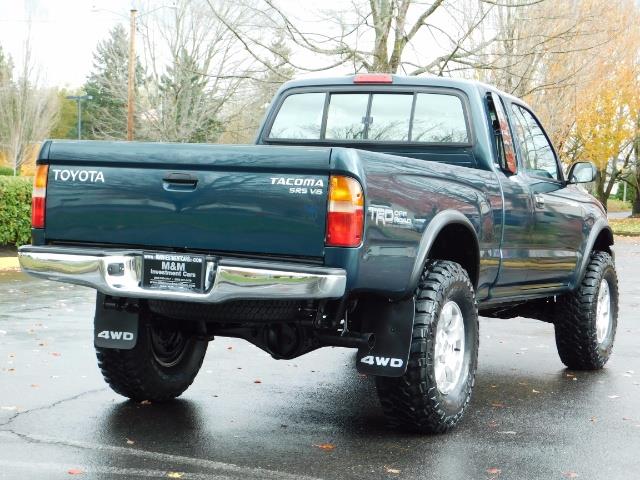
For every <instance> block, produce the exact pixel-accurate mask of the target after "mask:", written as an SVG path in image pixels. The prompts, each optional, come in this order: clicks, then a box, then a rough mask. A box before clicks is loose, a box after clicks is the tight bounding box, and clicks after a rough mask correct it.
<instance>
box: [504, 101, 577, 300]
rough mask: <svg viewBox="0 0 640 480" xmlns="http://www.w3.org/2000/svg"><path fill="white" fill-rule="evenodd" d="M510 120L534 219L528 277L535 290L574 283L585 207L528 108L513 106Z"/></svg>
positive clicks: (531, 286) (538, 123)
mask: <svg viewBox="0 0 640 480" xmlns="http://www.w3.org/2000/svg"><path fill="white" fill-rule="evenodd" d="M511 117H512V120H513V125H514V129H515V133H516V135H515V137H516V140H517V142H516V143H517V148H518V152H519V156H520V159H521V167H522V173H523V178H524V181H525V182H526V183H527V185H528V187H529V192H530V195H531V200H532V204H533V207H534V219H533V225H532V233H531V238H530V245H531V258H530V266H529V271H528V275H527V279H528V283H529V284H530V285H529V287H530V288H536V289H537V288H561V287H562V286H564V285H566V284H568V283H569V280H570V279H571V276H572V274H573V272H574V270H575V268H576V264H577V261H578V251H579V248H580V245H581V241H582V236H583V226H584V222H583V218H584V212H583V207H582V206H581V204H580V203H578V202H576V201H575V200H573V199H572V198H571V192H569V191H568V189H567V186H566V183H565V182H564V179H563V178H562V172H561V170H560V166H559V164H558V159H557V156H556V154H555V151H554V150H553V147H552V146H551V143H550V141H549V138H548V137H547V135H546V133H545V131H544V129H543V128H542V125H541V124H540V122H539V121H538V120H537V118H536V117H535V115H533V113H532V112H531V111H529V110H528V109H527V108H526V107H524V106H522V105H519V104H515V103H512V104H511Z"/></svg>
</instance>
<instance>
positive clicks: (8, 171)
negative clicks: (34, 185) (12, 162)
mask: <svg viewBox="0 0 640 480" xmlns="http://www.w3.org/2000/svg"><path fill="white" fill-rule="evenodd" d="M0 175H3V176H11V177H13V168H11V167H3V166H1V165H0Z"/></svg>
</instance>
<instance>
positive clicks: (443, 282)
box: [376, 260, 479, 433]
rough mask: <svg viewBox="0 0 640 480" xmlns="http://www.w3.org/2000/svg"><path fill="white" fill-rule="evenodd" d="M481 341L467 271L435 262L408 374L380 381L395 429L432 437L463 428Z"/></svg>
mask: <svg viewBox="0 0 640 480" xmlns="http://www.w3.org/2000/svg"><path fill="white" fill-rule="evenodd" d="M478 339H479V335H478V311H477V307H476V301H475V294H474V291H473V286H472V285H471V281H470V280H469V276H468V275H467V272H466V271H465V270H464V269H463V268H462V267H461V266H460V265H459V264H457V263H455V262H450V261H444V260H434V261H430V262H429V263H428V264H427V266H426V268H425V271H424V273H423V275H422V278H421V279H420V283H419V286H418V289H417V291H416V312H415V320H414V327H413V338H412V343H411V354H410V356H409V364H408V366H407V371H406V372H405V374H404V375H403V376H402V377H399V378H390V377H377V378H376V385H377V389H378V395H379V397H380V403H381V404H382V408H383V410H384V412H385V415H386V416H387V418H388V419H389V421H390V422H391V424H392V425H394V426H398V427H401V428H404V429H409V430H414V431H419V432H426V433H441V432H445V431H447V430H449V429H450V428H452V427H454V426H455V425H456V424H458V422H459V421H460V419H461V418H462V414H463V412H464V409H465V408H466V406H467V404H468V403H469V400H470V398H471V392H472V390H473V386H474V383H475V373H476V368H477V364H478Z"/></svg>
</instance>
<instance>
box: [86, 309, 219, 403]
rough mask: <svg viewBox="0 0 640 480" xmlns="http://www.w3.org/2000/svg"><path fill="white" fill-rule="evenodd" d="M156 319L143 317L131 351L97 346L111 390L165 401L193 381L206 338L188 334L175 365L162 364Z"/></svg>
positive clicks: (130, 395)
mask: <svg viewBox="0 0 640 480" xmlns="http://www.w3.org/2000/svg"><path fill="white" fill-rule="evenodd" d="M152 321H153V320H152V319H151V318H149V316H148V315H146V316H142V318H141V319H140V323H139V327H138V341H137V343H136V346H135V347H134V348H132V349H131V350H119V349H111V348H100V347H96V356H97V357H98V366H99V367H100V371H101V372H102V376H103V377H104V380H105V381H106V382H107V383H108V384H109V386H110V387H111V389H112V390H113V391H114V392H116V393H119V394H120V395H123V396H125V397H127V398H130V399H131V400H135V401H142V400H150V401H152V402H165V401H168V400H171V399H174V398H176V397H178V396H180V395H181V394H182V393H183V392H184V391H185V390H186V389H187V388H189V386H190V385H191V384H192V383H193V380H194V378H195V377H196V374H197V373H198V371H199V370H200V367H201V366H202V361H203V360H204V356H205V353H206V352H207V344H208V342H207V341H206V340H200V339H197V338H196V337H194V336H189V337H188V338H187V339H186V344H185V347H184V350H183V353H182V355H181V356H179V357H178V359H177V361H176V364H175V365H170V366H167V365H163V364H162V363H160V361H159V360H158V359H157V358H156V355H155V354H154V351H153V346H152V338H151V335H152V334H151V328H152V323H151V322H152Z"/></svg>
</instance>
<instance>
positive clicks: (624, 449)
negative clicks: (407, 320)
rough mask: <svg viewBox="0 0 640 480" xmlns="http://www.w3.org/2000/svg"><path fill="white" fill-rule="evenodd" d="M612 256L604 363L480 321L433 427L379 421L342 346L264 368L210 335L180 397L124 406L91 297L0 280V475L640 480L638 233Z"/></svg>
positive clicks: (238, 345)
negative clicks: (468, 366) (448, 423)
mask: <svg viewBox="0 0 640 480" xmlns="http://www.w3.org/2000/svg"><path fill="white" fill-rule="evenodd" d="M616 254H617V265H618V270H619V277H620V286H621V295H622V303H621V310H620V319H619V328H618V336H617V342H616V346H615V350H614V355H613V356H612V358H611V360H610V362H609V364H608V365H607V367H606V368H605V369H604V370H601V371H597V372H571V371H568V370H566V369H565V368H564V367H563V365H562V363H561V362H560V360H559V359H558V356H557V353H556V350H555V343H554V338H553V327H552V326H551V325H549V324H546V323H542V322H537V321H533V320H526V319H514V320H496V319H482V320H481V324H480V326H481V341H480V361H479V369H478V374H477V383H476V388H475V392H474V396H473V400H472V402H471V404H470V406H469V409H468V410H467V413H466V416H465V418H464V420H463V422H462V423H461V425H460V426H459V427H458V428H457V429H455V430H454V431H452V432H451V433H448V434H445V435H435V436H420V435H414V434H406V433H402V432H397V431H393V430H389V429H387V428H386V426H385V422H384V418H383V416H382V412H381V409H380V407H379V405H378V402H377V397H376V392H375V387H374V385H373V381H372V379H371V378H367V377H362V376H360V375H358V374H357V373H356V371H355V369H354V358H355V355H354V353H353V352H352V351H350V350H346V349H340V348H327V349H323V350H319V351H316V352H313V353H311V354H308V355H306V356H304V357H301V358H299V359H296V360H294V361H275V360H272V359H271V358H270V357H269V356H268V355H267V354H265V353H264V352H262V351H260V350H258V349H257V348H255V347H253V346H251V345H249V344H247V343H244V342H242V341H240V340H231V339H225V338H218V339H216V340H215V341H213V342H212V343H211V344H210V345H209V351H208V353H207V357H206V359H205V362H204V365H203V367H202V370H201V371H200V374H199V375H198V377H197V378H196V381H195V383H194V384H193V385H192V387H191V388H190V389H189V390H188V391H187V392H186V393H185V394H184V395H183V396H182V397H181V398H180V399H179V400H177V401H174V402H171V403H169V404H162V405H161V404H137V403H133V402H129V401H127V400H125V399H124V398H123V397H121V396H119V395H117V394H115V393H113V392H112V391H111V390H110V389H109V388H108V387H107V386H106V384H104V383H103V381H102V377H101V375H100V372H99V371H98V368H97V366H96V360H95V355H94V352H93V344H92V315H93V300H94V293H93V291H91V290H89V289H85V288H81V287H73V286H68V285H64V284H58V283H53V282H44V281H40V280H35V279H31V278H28V277H26V276H24V275H23V274H21V273H16V272H14V273H6V272H5V273H0V478H9V479H14V478H16V479H17V478H20V479H59V478H60V479H61V478H91V479H94V478H96V479H102V478H183V479H205V478H207V479H208V478H212V479H218V478H219V479H263V478H264V479H278V480H280V479H298V478H326V479H343V478H345V479H346V478H362V479H387V478H398V479H491V478H493V479H562V478H579V479H635V478H640V342H639V338H640V319H639V316H638V311H639V310H640V283H639V281H640V241H633V240H631V241H630V240H622V241H620V242H619V244H618V245H617V246H616ZM258 381H259V382H260V383H257V382H258Z"/></svg>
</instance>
